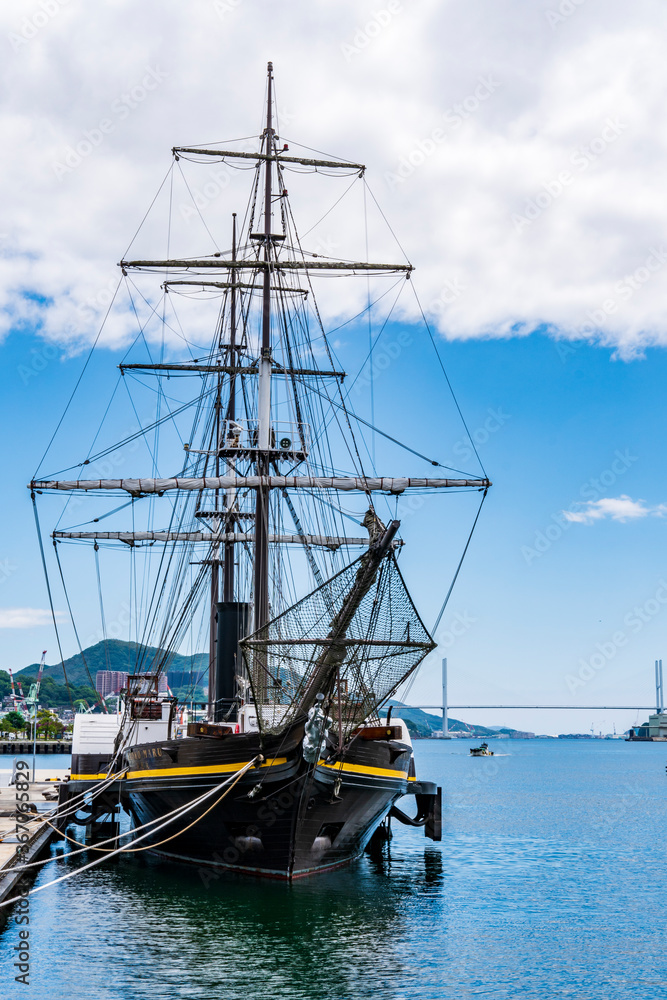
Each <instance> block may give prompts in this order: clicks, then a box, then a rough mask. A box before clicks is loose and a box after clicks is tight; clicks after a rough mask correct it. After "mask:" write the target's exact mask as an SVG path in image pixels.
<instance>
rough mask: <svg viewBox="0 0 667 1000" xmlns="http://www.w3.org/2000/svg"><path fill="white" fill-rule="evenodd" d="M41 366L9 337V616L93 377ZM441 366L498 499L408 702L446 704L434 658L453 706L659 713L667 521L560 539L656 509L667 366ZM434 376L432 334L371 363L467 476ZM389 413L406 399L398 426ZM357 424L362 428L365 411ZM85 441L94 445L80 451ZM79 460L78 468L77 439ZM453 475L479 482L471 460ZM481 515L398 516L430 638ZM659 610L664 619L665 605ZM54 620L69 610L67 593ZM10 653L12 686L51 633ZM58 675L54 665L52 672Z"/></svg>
mask: <svg viewBox="0 0 667 1000" xmlns="http://www.w3.org/2000/svg"><path fill="white" fill-rule="evenodd" d="M406 334H407V335H408V336H410V337H411V339H412V341H413V342H412V343H411V344H410V345H409V346H408V347H407V348H405V349H404V350H403V352H402V353H401V355H400V363H397V362H394V363H392V364H389V365H388V366H387V367H386V368H385V361H384V360H383V358H384V357H387V358H389V357H390V356H391V355H392V354H393V353H395V352H394V351H393V350H392V345H394V344H397V343H399V337H401V335H402V336H403V340H405V339H406ZM349 340H350V342H349V343H346V342H345V341H343V342H341V343H340V344H339V354H340V355H341V356H342V357H347V358H348V360H350V361H354V359H355V357H356V358H359V356H360V353H361V352H360V351H359V344H358V342H357V343H354V336H353V335H350V338H349ZM43 348H44V344H43V341H42V340H41V339H40V338H39V337H36V336H34V335H31V334H30V333H28V332H27V331H26V332H23V333H17V334H13V335H11V336H10V337H8V338H7V339H6V340H5V342H4V344H3V346H2V358H3V364H2V410H3V425H4V426H5V427H7V428H8V429H9V432H8V433H7V434H6V435H5V436H4V438H3V445H2V448H3V452H4V454H3V466H4V468H6V469H7V470H9V471H10V473H11V475H10V476H9V480H8V492H7V494H6V507H5V510H6V515H5V516H6V518H7V520H6V524H7V525H8V526H9V525H10V524H11V530H6V531H5V532H4V533H3V550H2V553H0V563H1V565H2V567H3V568H2V583H1V584H0V586H1V588H2V591H1V593H2V599H1V605H2V607H29V608H30V607H31V608H47V607H48V605H47V603H46V594H45V590H44V584H43V580H42V577H41V570H40V565H39V554H38V549H37V545H36V537H35V530H34V523H33V518H32V508H31V504H30V502H29V496H28V491H27V490H26V489H25V486H24V484H25V483H27V482H28V480H29V479H30V477H31V475H32V473H33V471H34V468H35V466H36V464H37V461H36V459H38V457H40V456H41V452H42V451H43V449H44V448H45V446H46V444H47V443H48V439H49V437H50V434H51V431H52V429H53V428H54V426H55V421H56V419H57V418H58V416H59V414H60V412H61V410H62V408H63V405H64V403H65V402H66V400H67V398H68V396H69V393H70V391H71V389H72V387H73V385H74V383H75V381H76V379H77V378H78V375H79V373H80V371H81V368H82V364H83V361H84V359H83V357H82V356H77V357H73V358H69V359H63V358H62V357H60V356H52V352H51V351H47V352H46V354H47V357H45V356H44V351H43ZM440 349H441V352H442V356H443V358H445V359H446V363H447V368H448V372H449V374H450V378H451V379H452V381H453V384H454V386H455V387H456V389H457V391H458V396H459V400H460V403H461V406H462V409H463V411H464V414H465V415H466V418H467V421H468V425H469V428H470V430H471V432H472V434H473V436H474V438H475V440H476V441H477V442H478V448H479V453H480V457H481V458H482V460H483V462H484V465H485V467H486V469H487V471H488V473H489V475H490V477H491V478H492V480H493V483H494V486H493V489H492V490H491V491H490V494H489V497H488V499H487V502H486V505H485V508H484V511H483V514H482V518H481V520H480V522H479V525H478V529H477V532H476V534H475V536H474V539H473V543H472V546H471V549H470V552H469V556H468V558H467V560H466V562H465V563H464V567H463V570H462V573H461V576H460V579H459V582H458V585H457V587H456V589H455V592H454V594H453V596H452V598H451V601H450V604H449V607H448V610H447V611H446V612H445V615H444V617H443V620H442V623H441V627H440V630H439V639H440V642H441V646H440V649H439V650H438V652H437V653H436V654H434V655H433V657H432V658H431V660H430V661H429V662H428V663H427V664H426V665H425V666H424V667H423V668H422V670H421V672H420V675H419V678H418V680H417V681H416V683H415V684H414V686H413V688H412V691H411V694H410V698H411V701H412V702H413V703H417V702H419V703H420V704H431V703H435V702H438V701H439V697H438V695H439V658H440V655H441V653H442V654H446V655H447V656H448V659H449V671H450V695H451V701H452V703H454V704H533V703H535V704H544V703H547V704H548V703H551V704H563V705H567V704H590V705H595V704H596V703H597V704H627V705H633V704H635V703H636V704H638V705H649V704H651V702H652V699H653V680H652V678H653V660H654V659H655V658H656V657H659V656H660V655H661V653H662V645H663V636H664V628H665V610H666V608H667V605H665V604H663V603H661V601H660V599H659V598H660V596H661V595H660V594H659V591H660V588H661V580H663V579H664V577H665V575H666V574H665V569H664V564H663V538H664V531H665V528H666V525H665V520H664V518H663V517H662V516H643V517H635V518H633V519H629V520H625V521H619V520H613V519H610V518H604V519H601V520H598V521H593V522H592V523H578V522H576V521H575V522H568V521H566V520H564V518H563V514H562V512H563V511H568V510H574V511H575V512H576V511H580V510H582V509H585V508H582V504H583V505H585V504H586V503H587V502H590V501H591V500H592V499H597V498H602V497H612V498H615V497H620V496H628V497H631V498H633V499H634V500H643V501H644V502H645V505H646V507H647V508H649V507H658V506H659V505H660V503H661V500H662V498H663V496H664V491H665V473H664V471H663V467H662V461H661V460H662V458H663V455H664V443H663V440H662V432H661V427H662V425H663V422H664V399H663V395H662V392H661V389H662V385H663V384H664V380H665V376H666V374H667V371H666V367H667V359H666V358H665V356H664V353H663V352H662V351H659V350H650V351H649V352H647V355H646V357H645V359H642V360H634V361H630V362H626V361H620V360H612V358H611V357H610V353H611V352H610V351H609V350H606V349H603V348H600V347H593V346H589V345H586V344H581V345H577V346H576V348H575V349H574V350H573V351H572V353H570V351H571V350H572V349H571V348H569V347H568V349H567V352H566V353H563V350H562V345H560V344H559V343H557V342H554V341H553V340H552V339H550V338H547V337H545V336H543V335H539V334H536V335H534V336H532V337H529V338H523V339H509V340H500V341H498V340H495V341H476V342H467V343H441V344H440ZM364 353H365V350H364ZM361 358H362V359H363V353H361ZM433 358H434V355H433V349H432V346H431V344H430V341H429V340H428V338H427V337H426V335H425V333H424V331H423V330H420V329H418V328H416V327H414V328H413V327H407V326H404V325H397V326H395V327H391V326H390V327H388V328H387V329H386V331H385V332H384V334H383V335H382V338H381V339H380V341H379V342H378V345H377V347H376V350H375V362H376V368H377V370H376V374H375V379H374V389H375V401H376V420H377V422H378V424H379V425H380V426H382V427H383V428H384V429H386V430H387V431H388V432H390V433H395V434H396V435H397V436H398V437H403V438H405V437H406V434H405V428H406V424H407V425H409V426H410V428H411V434H410V441H411V442H412V443H415V442H418V447H419V450H423V451H424V452H425V453H426V454H428V455H433V456H434V457H436V458H437V459H439V460H440V461H443V462H447V461H448V460H451V459H454V458H456V459H457V462H456V463H454V464H459V463H462V462H463V460H464V459H465V457H466V449H467V447H468V445H467V444H466V438H465V434H464V432H463V429H462V427H461V425H460V424H459V423H458V422H457V421H456V420H455V419H454V416H453V414H452V412H451V405H450V402H449V399H448V396H447V393H446V391H445V389H444V386H443V381H442V378H441V376H440V373H439V372H438V370H437V369H436V368H435V366H434V365H433ZM118 360H119V356H118V355H117V353H115V352H112V351H101V352H100V355H99V357H98V358H97V359H96V361H95V363H94V364H93V365H92V366H91V367H90V369H89V372H90V379H89V380H87V381H86V383H84V384H86V385H88V386H89V388H88V390H86V391H85V392H84V395H83V404H84V411H85V409H86V405H87V406H88V411H89V412H90V413H92V412H93V411H94V409H95V407H94V406H93V405H92V400H93V399H94V398H95V397H96V396H97V397H98V405H97V408H98V409H99V406H100V405H101V402H100V401H101V400H102V399H103V398H105V397H106V395H108V392H109V387H110V384H111V382H112V380H113V379H114V377H115V373H114V371H113V366H114V364H117V363H118ZM44 361H45V362H46V363H45V364H43V362H44ZM351 370H352V371H354V368H353V367H352V368H351ZM397 395H398V396H400V398H401V399H402V400H404V406H403V407H402V408H401V410H400V411H397V409H396V407H395V399H396V397H397ZM355 405H356V406H357V408H358V410H359V412H360V413H361V414H363V413H364V407H366V412H367V413H368V407H369V401H368V398H367V396H366V398H364V394H363V393H362V394H361V396H360V398H359V401H358V402H357V401H356V400H355ZM89 434H90V431H89V429H88V428H86V429H85V431H82V435H81V440H82V441H83V440H84V439H85V438H86V437H88V436H89ZM70 442H71V444H72V449H73V452H72V453H73V454H74V453H77V452H76V446H77V445H78V442H77V441H76V435H72V437H71V438H70V439H69V441H66V443H70ZM377 452H378V458H377V464H378V468H379V469H380V470H381V471H382V472H383V473H385V474H386V473H389V474H401V473H403V472H404V471H405V469H406V468H407V462H410V463H412V461H413V460H412V458H410V457H409V456H406V459H405V461H404V459H403V454H404V453H401V452H400V451H398V450H397V449H395V448H389V447H388V446H387V447H386V448H385V446H384V444H383V443H382V442H378V444H377ZM77 454H78V453H77ZM136 462H137V465H138V468H137V469H136V471H137V472H143V471H145V465H146V459H145V457H144V456H143V455H137V458H136ZM390 463H391V464H390ZM47 466H48V462H47ZM411 467H412V466H411ZM462 467H463V468H466V469H470V471H472V472H475V471H476V469H475V462H474V459H473V458H470V459H469V461H468V463H467V464H462ZM476 503H477V500H476V497H475V496H470V495H468V496H458V497H451V498H442V497H437V498H435V497H434V498H429V499H428V500H427V501H426V502H425V503H424V506H423V507H421V508H419V509H418V510H417V511H416V513H414V514H412V513H411V510H410V507H409V505H407V503H406V502H400V503H399V517H402V519H403V524H404V537H405V539H406V542H407V545H406V548H405V551H404V553H403V555H402V557H401V559H402V566H403V572H404V574H405V575H406V578H407V580H408V583H409V586H410V588H411V590H412V592H413V594H414V596H415V598H416V600H417V602H418V606H419V608H420V611H421V612H422V613H423V616H424V619H425V621H426V622H427V624H428V625H431V624H432V623H433V621H434V620H435V617H436V615H437V612H438V610H439V606H440V603H441V601H442V599H443V597H444V593H445V591H446V588H447V586H448V583H449V579H450V578H451V572H452V569H453V567H454V566H455V563H456V561H457V560H458V556H459V553H460V551H461V547H462V544H463V543H464V541H465V538H466V536H467V531H468V529H469V526H470V523H471V520H472V515H473V513H474V509H475V508H476ZM54 505H56V507H57V509H60V507H61V506H62V502H61V501H60V499H59V498H58V499H55V500H50V501H44V502H43V504H42V505H41V510H42V512H43V513H42V517H43V518H45V520H46V523H47V524H48V516H49V515H48V514H47V513H46V512H47V511H53V510H54V509H55V508H54ZM82 518H83V515H82ZM47 548H48V546H47ZM49 555H50V553H49ZM89 587H90V580H86V581H82V582H81V583H80V584H79V585H78V587H77V585H76V584H75V586H74V590H73V596H74V599H75V604H76V603H77V601H78V603H79V606H83V607H88V608H89V614H90V616H91V617H92V618H97V615H96V610H95V609H94V605H92V604H91V605H88V604H87V599H88V594H87V591H88V590H89ZM656 594H658V600H657V601H656ZM664 596H665V599H666V600H667V588H665V591H664ZM56 607H57V608H58V610H59V611H61V612H62V611H64V610H65V607H64V603H63V600H62V595H61V594H60V593H59V591H58V589H57V588H56ZM636 609H639V610H638V611H637V610H636ZM656 609H657V610H656ZM84 622H85V623H84V625H83V626H82V631H83V632H84V634H88V633H92V632H94V631H95V629H98V628H99V620H96V621H94V623H93V622H91V623H90V628H88V629H87V626H88V622H87V621H85V617H84ZM619 633H623V638H620V637H619ZM63 634H64V635H65V643H66V649H65V653H66V654H71V653H72V652H74V651H75V649H76V647H75V644H74V641H73V638H72V637H70V636H69V631H68V629H67V628H64V629H63ZM2 640H3V642H2V663H1V664H0V665H1V666H3V667H5V668H6V667H9V666H11V667H20V666H23V665H25V664H26V663H28V662H32V661H35V660H36V659H38V656H39V653H40V652H41V649H42V648H44V647H47V648H49V649H54V650H55V647H54V640H53V635H52V630H51V628H50V626H49V625H48V624H44V625H43V626H42V627H34V626H33V627H32V628H27V629H24V628H6V629H3V631H2ZM600 656H601V657H602V663H600V659H599V658H600ZM48 659H49V661H51V662H52V661H53V660H54V659H56V656H52V655H51V653H50V655H49V657H48ZM591 663H592V664H593V666H592V667H591ZM589 675H590V676H589ZM455 714H456V713H455ZM458 714H459V715H461V716H462V717H463V718H467V719H478V720H479V721H482V722H484V721H487V722H490V723H496V722H501V721H506V722H508V723H509V724H513V725H515V726H517V727H528V728H532V729H536V730H537V731H545V732H550V731H564V730H566V731H570V730H575V731H579V730H581V729H582V728H584V729H586V730H588V729H589V727H590V725H591V723H592V722H593V721H595V723H596V727H599V726H602V728H603V729H605V728H609V729H610V728H611V724H612V722H616V724H617V726H619V728H620V727H621V726H626V725H628V724H631V723H632V722H633V721H634V718H635V716H634V713H628V712H625V713H616V714H614V713H610V712H590V713H588V712H577V713H574V712H572V713H558V714H556V713H546V712H545V713H539V714H538V713H536V712H522V713H520V712H506V713H499V712H497V711H496V712H480V711H469V712H459V713H458ZM566 720H567V722H566Z"/></svg>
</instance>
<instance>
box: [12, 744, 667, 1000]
mask: <svg viewBox="0 0 667 1000" xmlns="http://www.w3.org/2000/svg"><path fill="white" fill-rule="evenodd" d="M469 746H470V743H469V742H468V741H457V740H452V741H451V742H446V743H445V742H436V741H422V742H419V743H417V745H416V749H415V752H416V757H417V768H418V774H419V775H421V776H422V777H424V778H430V779H436V780H437V781H439V782H440V783H441V784H442V785H443V788H444V794H445V815H444V829H443V839H442V843H440V844H433V843H431V841H427V840H425V839H424V837H423V834H422V833H421V832H420V831H418V830H412V829H409V828H405V827H401V826H398V825H397V824H394V833H395V836H394V839H393V841H392V843H391V845H390V849H389V851H388V852H387V854H386V855H385V856H384V858H383V859H382V860H371V859H370V858H367V857H366V858H364V859H362V860H360V861H359V862H357V863H356V864H355V865H354V866H353V867H351V868H349V869H347V870H343V871H341V872H335V873H331V874H329V875H322V876H318V877H316V878H313V879H309V880H302V881H298V882H296V883H295V884H294V885H291V886H287V885H283V884H279V883H272V882H263V881H250V880H246V879H243V878H240V877H233V876H232V877H228V876H223V877H220V878H219V879H217V880H215V881H213V882H211V883H210V885H209V886H208V887H205V886H204V885H203V884H202V882H201V880H200V879H199V877H198V875H197V873H196V872H195V871H193V870H190V869H188V868H179V867H166V866H163V865H160V864H158V863H155V862H152V861H150V860H148V859H147V858H146V857H145V856H144V857H142V858H141V860H138V859H137V858H135V859H132V860H130V859H126V858H123V859H120V860H118V861H111V862H110V863H108V864H107V865H106V866H102V867H100V868H98V869H94V870H92V871H90V872H85V873H83V874H82V875H81V876H78V877H75V878H73V879H72V880H70V881H68V882H65V883H61V884H60V885H58V886H55V887H53V888H50V889H46V890H45V891H44V892H43V893H40V894H38V895H37V896H35V897H33V900H32V904H31V924H30V931H31V939H30V940H31V948H32V971H31V985H30V986H29V987H25V986H20V985H17V984H15V983H14V982H13V977H14V970H13V968H12V963H13V961H14V958H13V955H14V952H13V950H12V949H13V946H14V945H15V944H16V942H17V930H18V929H17V928H16V927H15V926H14V925H12V924H10V925H9V926H8V927H7V929H6V930H5V931H4V932H3V933H2V934H0V982H1V983H2V986H1V988H0V995H2V997H3V998H4V997H11V998H13V997H29V996H34V997H39V1000H69V998H72V1000H91V998H93V997H95V998H99V1000H143V998H149V997H150V998H155V1000H176V998H186V1000H199V998H202V1000H204V998H205V1000H265V998H266V1000H269V998H271V1000H274V998H280V1000H296V998H299V1000H357V998H359V1000H361V998H363V1000H368V998H369V997H373V996H376V995H378V994H379V992H380V991H382V992H383V994H384V995H386V996H387V997H388V998H391V1000H402V998H405V1000H408V998H409V1000H441V998H442V1000H445V998H446V1000H461V998H468V997H484V998H493V1000H500V998H502V1000H505V998H507V1000H523V998H530V1000H553V998H560V997H573V998H577V1000H581V998H586V1000H587V998H594V1000H598V998H599V1000H617V998H618V1000H628V998H629V997H635V996H636V997H648V998H651V1000H653V998H659V997H664V996H665V995H667V985H666V984H667V921H666V920H665V913H666V908H667V858H666V846H667V836H666V834H667V822H666V820H667V776H666V775H665V763H666V761H667V745H665V744H659V743H654V744H650V743H647V744H628V743H625V742H612V741H597V740H596V741H580V742H574V741H563V740H561V741H547V740H544V741H541V740H526V741H506V742H505V741H503V742H502V743H501V742H497V743H495V744H494V748H496V749H497V751H498V756H495V757H493V758H481V759H473V758H470V757H469V756H468V749H469ZM62 850H63V848H62V847H54V849H53V851H54V854H55V852H56V851H62ZM70 865H72V867H73V866H74V865H75V862H74V861H72V862H66V861H56V860H52V861H51V862H49V864H48V865H46V866H45V868H44V871H43V873H42V874H41V875H40V877H39V879H38V881H37V883H36V884H38V885H39V884H41V883H44V882H46V881H48V880H50V879H52V878H55V877H56V876H57V875H59V874H62V873H64V872H66V871H69V870H72V869H71V868H70V867H69V866H70Z"/></svg>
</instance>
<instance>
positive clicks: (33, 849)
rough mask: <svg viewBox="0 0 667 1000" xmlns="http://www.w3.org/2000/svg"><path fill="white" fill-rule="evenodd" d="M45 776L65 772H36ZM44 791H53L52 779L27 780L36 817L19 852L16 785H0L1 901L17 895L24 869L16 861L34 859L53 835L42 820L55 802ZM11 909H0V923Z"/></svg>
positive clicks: (33, 872) (0, 923) (54, 785)
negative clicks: (22, 848) (23, 847)
mask: <svg viewBox="0 0 667 1000" xmlns="http://www.w3.org/2000/svg"><path fill="white" fill-rule="evenodd" d="M46 777H53V778H55V777H64V774H62V775H60V774H58V773H57V772H55V771H54V772H53V775H52V776H51V775H48V774H45V773H44V772H41V773H39V774H38V778H42V779H44V778H46ZM5 780H6V779H5ZM43 792H48V793H49V794H50V793H56V792H57V785H56V782H55V780H53V781H46V780H38V781H36V782H35V783H34V784H33V783H32V782H31V783H30V791H29V793H28V794H29V796H30V798H29V802H30V804H31V805H34V806H35V810H36V811H35V812H34V813H32V815H33V816H35V817H37V819H36V821H35V822H31V823H30V824H29V827H28V829H29V834H30V837H29V840H28V841H27V850H26V851H24V852H23V853H22V854H21V855H19V854H17V847H18V846H19V842H18V839H17V835H16V834H17V823H16V815H15V813H16V789H15V788H14V786H13V785H10V786H6V785H5V786H3V787H0V902H3V901H4V900H5V899H9V898H11V897H12V896H14V895H16V892H17V889H18V885H19V882H20V881H21V878H22V877H23V873H22V872H21V871H20V870H17V865H20V864H24V863H25V862H27V861H35V860H37V858H39V856H40V855H41V854H43V853H44V851H45V850H46V848H47V847H48V845H49V844H50V842H51V840H52V839H53V837H54V836H55V832H54V831H53V830H52V829H51V827H50V826H49V825H48V823H45V822H44V819H45V818H50V817H51V816H52V815H53V813H54V812H55V810H56V807H57V802H55V801H54V802H48V800H47V799H46V798H45V797H44V795H43ZM38 870H39V869H35V868H33V869H32V870H31V872H32V874H31V876H30V878H31V879H32V875H34V874H35V873H36V872H37V871H38ZM11 912H12V908H11V907H8V908H6V909H4V908H3V909H0V927H2V926H3V925H4V923H5V922H6V920H7V919H8V917H9V916H10V914H11Z"/></svg>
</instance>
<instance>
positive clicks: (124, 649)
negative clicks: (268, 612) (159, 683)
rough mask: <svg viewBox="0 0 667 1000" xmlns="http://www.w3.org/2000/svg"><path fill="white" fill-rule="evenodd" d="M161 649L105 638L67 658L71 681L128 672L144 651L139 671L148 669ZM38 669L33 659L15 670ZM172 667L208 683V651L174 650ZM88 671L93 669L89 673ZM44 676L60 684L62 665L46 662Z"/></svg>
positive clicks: (201, 683) (87, 681) (20, 673)
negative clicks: (104, 672) (184, 653)
mask: <svg viewBox="0 0 667 1000" xmlns="http://www.w3.org/2000/svg"><path fill="white" fill-rule="evenodd" d="M159 652H160V651H159V650H158V649H156V647H155V646H143V647H142V646H141V645H140V644H138V643H136V642H125V641H123V640H122V639H107V640H106V642H104V641H102V642H98V643H97V644H96V645H95V646H89V647H88V649H84V651H83V657H82V656H81V654H80V653H77V654H76V655H75V656H70V657H69V659H67V660H65V663H64V666H65V671H66V673H67V679H68V681H69V682H70V684H90V677H92V681H93V684H94V683H95V674H96V673H97V671H98V670H121V671H124V672H125V673H133V671H134V669H135V664H136V662H137V660H138V659H139V656H140V654H141V653H143V654H144V655H143V656H141V666H140V672H141V673H147V672H148V671H149V670H150V666H151V663H152V662H153V660H154V658H155V656H156V654H159ZM84 657H85V663H84ZM86 665H87V667H88V669H87V670H86ZM38 670H39V664H38V663H31V664H30V665H29V666H27V667H22V668H21V669H20V670H17V671H15V674H18V676H19V677H22V676H23V675H28V676H30V677H35V676H36V675H37V671H38ZM172 671H175V672H177V673H178V675H180V676H179V678H178V679H179V681H180V680H181V678H182V677H183V676H184V675H187V676H188V677H189V676H190V672H191V671H192V674H193V679H194V680H195V682H198V684H199V686H201V687H206V685H207V684H208V654H207V653H195V654H194V655H193V656H182V655H181V654H180V653H174V654H173V655H172V656H171V657H170V658H169V663H168V673H169V674H171V672H172ZM88 672H90V677H89V676H88ZM200 675H201V676H200ZM44 677H52V678H53V680H54V681H56V683H58V684H62V683H64V676H63V665H62V664H60V663H54V664H50V665H47V666H45V667H44Z"/></svg>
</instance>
